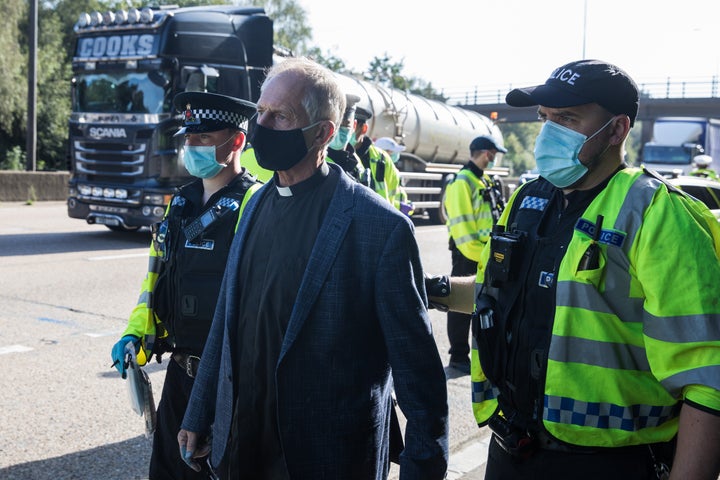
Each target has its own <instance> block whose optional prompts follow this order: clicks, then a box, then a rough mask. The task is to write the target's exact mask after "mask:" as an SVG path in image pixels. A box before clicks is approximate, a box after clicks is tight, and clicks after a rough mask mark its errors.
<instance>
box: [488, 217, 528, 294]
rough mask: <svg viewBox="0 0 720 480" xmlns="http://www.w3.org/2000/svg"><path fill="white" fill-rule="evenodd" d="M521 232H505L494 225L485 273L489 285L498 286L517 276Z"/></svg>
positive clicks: (500, 226) (501, 227) (499, 226)
mask: <svg viewBox="0 0 720 480" xmlns="http://www.w3.org/2000/svg"><path fill="white" fill-rule="evenodd" d="M522 239H523V234H522V233H519V232H517V233H516V232H506V231H505V229H504V228H503V226H502V225H496V226H495V228H494V229H493V232H492V234H491V235H490V258H489V259H488V263H487V273H488V278H489V280H490V286H491V287H499V286H501V285H502V284H503V283H505V282H509V281H512V280H515V279H516V278H517V262H518V261H517V258H518V257H519V255H520V254H519V250H520V248H521V246H522Z"/></svg>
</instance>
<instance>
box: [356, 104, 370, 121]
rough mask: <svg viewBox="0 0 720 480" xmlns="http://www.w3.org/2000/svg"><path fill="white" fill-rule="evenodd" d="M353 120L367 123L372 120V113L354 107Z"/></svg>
mask: <svg viewBox="0 0 720 480" xmlns="http://www.w3.org/2000/svg"><path fill="white" fill-rule="evenodd" d="M355 118H356V119H358V120H360V121H363V122H367V121H368V120H370V119H371V118H372V112H371V111H370V110H368V109H366V108H364V107H361V106H360V105H358V106H357V107H355Z"/></svg>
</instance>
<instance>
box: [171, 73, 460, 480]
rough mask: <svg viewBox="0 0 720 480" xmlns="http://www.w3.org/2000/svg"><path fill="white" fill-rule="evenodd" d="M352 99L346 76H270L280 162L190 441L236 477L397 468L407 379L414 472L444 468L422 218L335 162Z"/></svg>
mask: <svg viewBox="0 0 720 480" xmlns="http://www.w3.org/2000/svg"><path fill="white" fill-rule="evenodd" d="M344 108H345V95H344V94H343V92H342V91H341V90H340V88H339V86H338V85H337V83H336V81H335V80H334V78H333V75H332V73H331V72H330V71H329V70H327V69H326V68H324V67H321V66H319V65H318V64H316V63H314V62H312V61H309V60H306V59H289V60H285V61H283V62H282V63H280V64H278V65H276V66H274V67H273V68H272V69H271V70H270V71H269V72H268V75H267V78H266V80H265V82H264V84H263V86H262V90H261V95H260V99H259V100H258V119H257V126H256V128H255V130H254V133H253V135H254V136H253V138H252V139H251V141H252V143H253V145H254V146H255V149H256V155H257V159H258V162H259V164H260V165H261V166H262V167H264V168H267V169H270V170H273V171H274V172H275V174H274V177H273V179H272V180H271V181H270V182H269V183H267V184H266V185H265V186H264V187H263V188H262V189H261V190H260V191H259V192H258V193H257V194H256V195H255V196H254V197H253V199H252V200H251V201H250V202H249V203H248V206H247V208H246V210H245V213H244V215H243V217H242V220H241V222H240V225H239V227H238V232H237V235H236V237H235V240H234V242H233V246H232V249H231V252H230V257H229V259H228V265H227V270H226V272H225V279H224V283H223V288H222V291H221V292H220V298H219V300H218V307H217V310H216V312H215V319H214V321H213V326H212V328H211V332H210V336H209V338H208V341H207V344H206V346H205V350H204V352H203V357H202V361H201V363H200V368H199V372H198V376H197V379H196V381H195V387H194V389H193V392H192V397H191V400H190V405H189V407H188V410H187V414H186V415H185V419H184V422H183V425H182V426H183V430H181V431H180V433H179V435H178V442H179V445H180V449H181V451H182V452H183V456H184V458H185V459H186V461H187V463H188V464H189V465H191V466H193V467H195V468H197V467H198V465H197V457H199V456H200V455H202V454H206V453H207V451H208V449H211V453H210V460H211V463H212V465H214V466H217V465H221V466H222V468H223V472H227V478H231V479H240V478H252V479H257V478H272V479H308V480H310V479H312V480H314V479H318V478H328V479H369V480H374V479H384V478H387V476H388V471H389V463H388V460H389V437H390V434H389V432H390V418H391V410H392V408H393V404H392V398H391V392H392V389H393V387H394V389H395V392H396V395H397V399H398V402H399V406H400V408H401V409H402V411H403V413H404V414H405V417H406V418H407V427H406V431H405V448H404V450H403V451H402V454H401V455H400V460H399V462H400V476H401V478H403V479H442V478H444V476H445V472H446V469H447V458H448V417H447V416H448V406H447V390H446V385H445V375H444V371H443V366H442V362H441V360H440V356H439V354H438V351H437V347H436V345H435V340H434V338H433V334H432V328H431V326H430V320H429V317H428V313H427V297H426V294H425V289H424V286H423V272H422V266H421V263H420V257H419V252H418V246H417V243H416V241H415V238H414V233H413V225H412V223H411V222H410V221H409V220H408V219H407V218H406V217H404V216H403V215H402V214H401V213H400V212H398V211H396V210H395V209H393V208H392V206H391V205H390V204H389V203H388V202H386V201H384V200H383V199H382V198H380V197H378V196H377V195H375V194H374V193H372V192H371V191H370V190H369V189H367V188H364V187H363V186H361V185H359V184H357V183H355V182H353V181H352V180H351V179H350V178H349V177H348V176H347V175H343V174H342V171H341V169H340V167H338V166H336V165H329V164H328V163H327V162H326V161H325V156H326V148H327V145H328V143H329V142H330V139H331V138H332V136H333V134H334V132H335V129H336V128H337V125H338V123H339V121H340V118H341V114H342V112H343V111H344Z"/></svg>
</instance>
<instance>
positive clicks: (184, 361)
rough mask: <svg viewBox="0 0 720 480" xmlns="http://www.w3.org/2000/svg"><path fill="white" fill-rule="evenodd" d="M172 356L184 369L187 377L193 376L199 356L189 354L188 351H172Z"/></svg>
mask: <svg viewBox="0 0 720 480" xmlns="http://www.w3.org/2000/svg"><path fill="white" fill-rule="evenodd" d="M172 358H173V360H175V361H176V362H177V363H178V365H180V366H181V367H183V368H184V369H185V373H187V375H188V377H190V378H195V375H197V371H198V366H199V365H200V357H198V356H196V355H190V354H189V353H173V354H172Z"/></svg>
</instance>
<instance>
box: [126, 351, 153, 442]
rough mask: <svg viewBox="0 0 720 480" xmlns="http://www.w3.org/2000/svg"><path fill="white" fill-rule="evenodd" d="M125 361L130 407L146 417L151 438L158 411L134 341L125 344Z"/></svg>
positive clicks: (148, 436)
mask: <svg viewBox="0 0 720 480" xmlns="http://www.w3.org/2000/svg"><path fill="white" fill-rule="evenodd" d="M125 362H126V363H127V369H126V371H127V386H128V396H129V397H130V407H131V408H132V409H133V411H134V412H135V413H137V414H138V415H140V416H141V417H142V416H144V417H145V436H146V437H147V438H150V437H151V436H152V434H153V433H154V432H155V425H156V423H157V413H156V410H155V400H154V399H153V392H152V384H151V383H150V377H148V374H147V373H145V370H143V369H142V368H140V366H139V365H138V363H137V356H136V354H135V345H134V343H133V342H132V341H130V342H128V343H127V345H125Z"/></svg>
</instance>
